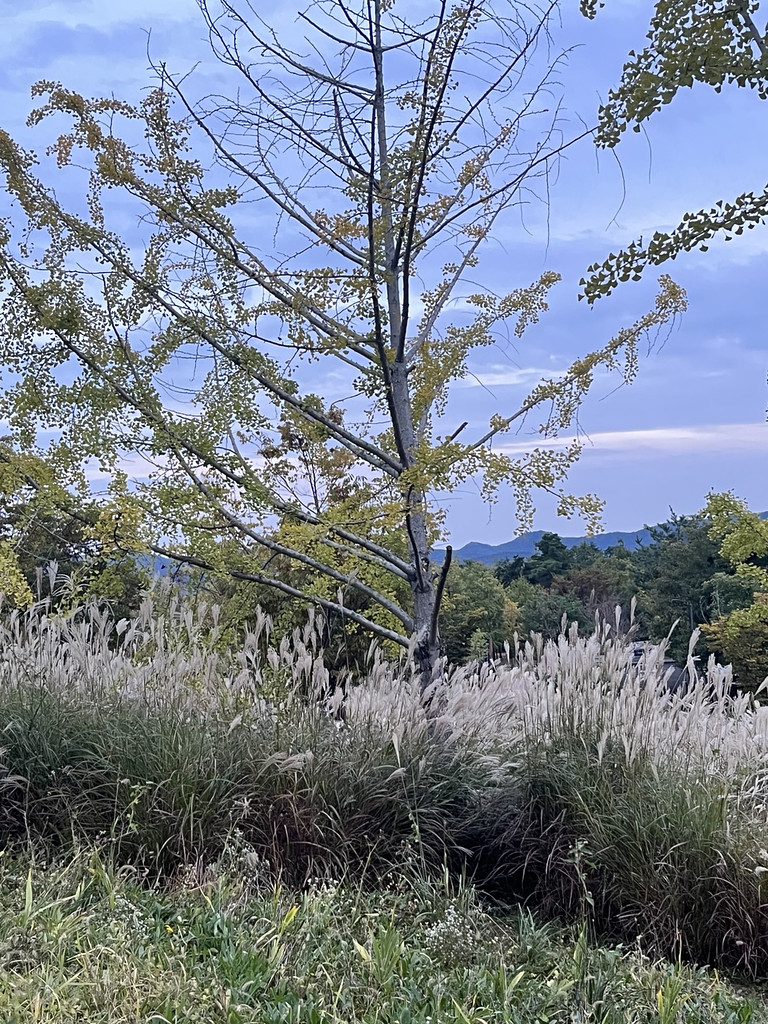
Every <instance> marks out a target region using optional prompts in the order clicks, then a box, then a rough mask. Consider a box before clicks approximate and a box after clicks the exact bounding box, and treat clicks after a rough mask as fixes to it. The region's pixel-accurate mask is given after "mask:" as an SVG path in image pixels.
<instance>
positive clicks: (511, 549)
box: [432, 512, 768, 565]
mask: <svg viewBox="0 0 768 1024" xmlns="http://www.w3.org/2000/svg"><path fill="white" fill-rule="evenodd" d="M760 518H761V519H768V512H761V513H760ZM659 525H662V526H663V525H664V524H663V523H662V524H659ZM553 532H554V531H552V530H549V531H547V530H531V531H530V532H528V533H524V534H522V536H520V537H515V538H513V539H512V540H508V541H506V542H505V543H503V544H484V543H483V542H482V541H477V540H471V541H469V543H468V544H465V545H464V546H463V547H460V548H454V550H453V557H454V558H456V559H458V560H459V561H461V562H482V563H483V564H484V565H495V564H496V563H497V562H500V561H501V560H502V559H503V558H515V557H516V556H518V555H520V556H522V557H523V558H530V556H531V555H533V554H535V553H536V544H537V542H538V541H540V540H541V538H542V537H543V535H544V534H545V533H553ZM560 539H561V540H562V542H563V544H565V546H566V547H567V548H575V547H578V546H579V545H580V544H592V545H593V546H594V547H596V548H598V550H600V551H605V549H606V548H610V547H613V546H614V545H616V544H623V545H624V546H625V547H626V548H627V549H628V550H629V551H636V550H637V548H639V547H644V546H646V545H647V544H653V543H654V541H653V539H652V537H651V531H650V529H649V528H648V527H643V528H642V529H640V530H628V531H627V530H625V531H622V530H613V531H611V532H609V533H598V534H596V535H595V536H594V537H586V536H585V537H561V538H560ZM444 559H445V550H444V549H443V548H439V549H437V550H435V551H433V552H432V560H433V561H434V562H436V563H437V564H438V565H441V564H442V562H443V561H444Z"/></svg>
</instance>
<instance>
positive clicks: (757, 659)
mask: <svg viewBox="0 0 768 1024" xmlns="http://www.w3.org/2000/svg"><path fill="white" fill-rule="evenodd" d="M702 632H703V633H704V635H705V636H706V637H707V640H708V642H709V645H710V647H711V648H712V650H714V651H716V652H717V654H718V655H719V656H720V657H721V658H722V660H723V661H724V662H726V663H728V664H731V665H732V666H733V677H734V681H735V683H736V685H737V686H739V687H740V689H742V690H752V691H755V690H757V689H758V688H759V687H760V686H761V684H762V683H763V682H765V680H766V679H768V595H765V594H757V595H755V601H754V603H753V604H751V605H750V606H749V607H748V608H737V609H736V610H734V611H732V612H730V613H729V614H728V615H723V616H722V617H721V618H718V619H715V621H714V622H712V623H711V624H710V625H707V626H703V627H702Z"/></svg>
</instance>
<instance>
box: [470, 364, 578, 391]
mask: <svg viewBox="0 0 768 1024" xmlns="http://www.w3.org/2000/svg"><path fill="white" fill-rule="evenodd" d="M564 373H565V370H559V369H555V368H554V367H552V366H509V365H503V364H502V365H498V366H491V367H489V368H488V369H487V370H478V371H477V372H476V373H469V374H467V376H466V377H464V378H462V379H461V380H460V381H457V382H456V387H460V388H475V387H484V388H500V387H514V386H517V385H520V384H526V385H529V384H533V383H534V382H536V381H539V380H542V379H543V378H546V379H547V380H551V379H552V378H554V377H562V375H563V374H564Z"/></svg>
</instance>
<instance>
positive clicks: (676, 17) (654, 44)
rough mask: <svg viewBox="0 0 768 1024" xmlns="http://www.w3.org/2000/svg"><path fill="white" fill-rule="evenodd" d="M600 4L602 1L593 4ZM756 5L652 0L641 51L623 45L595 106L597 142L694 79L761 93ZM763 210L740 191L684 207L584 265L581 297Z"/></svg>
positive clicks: (767, 201)
mask: <svg viewBox="0 0 768 1024" xmlns="http://www.w3.org/2000/svg"><path fill="white" fill-rule="evenodd" d="M600 6H602V4H601V5H600ZM597 7H598V4H597V2H596V0H582V3H581V9H582V13H584V14H586V15H587V17H590V18H592V17H594V16H595V14H596V11H597ZM758 7H759V4H758V3H750V2H740V3H731V2H730V0H706V2H700V0H659V2H657V3H656V4H655V9H654V15H653V17H652V19H651V24H650V29H649V32H648V35H647V37H646V39H647V43H646V45H645V47H644V48H643V49H642V50H639V51H631V52H630V54H629V57H630V59H629V60H628V61H627V63H626V64H625V65H624V68H623V73H622V78H621V82H620V84H619V85H618V87H617V88H616V89H613V90H611V92H610V93H609V95H608V100H607V102H606V103H605V104H604V105H603V106H602V107H601V108H600V112H599V119H600V121H599V128H598V132H597V135H596V138H595V141H596V143H597V145H598V146H605V147H609V148H613V147H614V146H616V145H617V144H618V142H619V140H620V138H621V135H622V133H623V132H624V131H625V130H626V129H627V128H628V127H629V126H630V125H631V126H632V128H633V130H634V131H636V132H639V131H641V129H642V127H643V124H644V122H645V121H646V120H648V118H650V117H651V116H652V115H653V114H654V113H656V112H657V111H659V110H661V108H662V107H663V106H665V105H666V104H668V103H671V102H672V100H673V99H674V98H675V96H676V95H677V93H678V91H679V90H680V89H684V88H692V87H693V85H694V84H696V83H703V84H706V85H709V86H712V87H713V88H714V90H715V91H716V92H720V91H721V90H722V89H723V87H724V86H727V85H736V86H740V87H742V88H745V87H749V88H750V89H753V90H755V91H756V92H757V94H758V95H759V96H760V98H761V99H765V98H766V96H768V37H766V34H765V32H764V31H761V30H760V29H759V28H758V27H757V25H756V23H755V21H754V15H755V13H756V12H757V10H758ZM766 215H768V191H763V192H757V193H755V192H744V193H742V194H741V195H740V196H738V198H736V199H734V200H733V201H730V202H728V201H723V200H718V201H717V203H715V205H714V206H712V207H711V208H710V209H708V210H699V211H697V212H695V213H686V214H685V215H684V216H683V217H682V219H681V221H680V223H679V224H678V226H677V227H676V228H674V229H673V230H672V231H671V232H663V231H656V232H654V234H653V235H652V237H651V239H650V240H649V241H647V242H644V241H643V240H642V239H641V240H639V241H634V242H632V243H631V244H630V245H629V246H628V247H627V248H626V249H624V250H622V251H621V252H619V253H611V254H610V256H609V257H608V258H607V259H606V260H605V261H604V262H603V263H602V264H600V263H595V264H593V265H592V266H591V267H589V269H588V271H587V275H588V276H587V277H586V278H585V279H584V280H582V282H581V284H582V286H583V288H584V295H585V296H586V298H587V301H588V302H594V301H595V300H596V299H598V298H599V297H600V296H602V295H607V294H609V293H610V292H611V291H612V290H613V289H614V288H615V287H616V286H617V285H618V284H619V283H620V282H622V281H628V280H634V281H637V280H639V279H640V277H641V276H642V273H643V270H644V269H645V268H646V267H648V266H659V265H661V264H662V263H664V262H666V261H667V260H670V259H674V258H675V257H676V256H677V255H678V254H679V253H681V252H688V251H690V250H691V249H695V248H699V249H701V250H702V251H706V249H707V242H709V240H710V239H712V238H713V237H714V236H716V235H722V236H724V238H725V240H726V241H730V240H731V239H732V237H733V236H734V235H741V234H742V233H743V231H744V229H745V228H747V229H752V228H754V227H755V226H756V225H757V224H762V223H763V222H764V220H765V218H766Z"/></svg>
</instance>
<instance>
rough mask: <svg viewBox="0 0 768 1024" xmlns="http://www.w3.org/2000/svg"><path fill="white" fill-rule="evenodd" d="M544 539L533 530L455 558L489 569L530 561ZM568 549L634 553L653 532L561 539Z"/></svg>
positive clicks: (458, 552) (436, 556)
mask: <svg viewBox="0 0 768 1024" xmlns="http://www.w3.org/2000/svg"><path fill="white" fill-rule="evenodd" d="M543 535H544V530H532V531H531V532H530V533H524V534H523V535H522V536H521V537H515V538H514V540H508V541H507V542H506V543H505V544H481V543H480V541H476V540H473V541H470V542H469V544H465V545H464V547H463V548H454V551H453V557H454V558H458V559H459V560H460V561H462V562H484V563H485V564H486V565H495V564H496V562H500V561H501V560H502V558H514V557H515V556H516V555H522V557H523V558H528V557H529V556H530V555H533V554H535V552H536V544H537V542H538V541H540V540H541V538H542V536H543ZM560 539H561V540H562V542H563V544H565V546H566V547H567V548H576V547H578V546H579V544H593V545H594V546H595V547H596V548H599V549H600V550H601V551H604V550H605V548H610V547H613V546H614V545H615V544H620V543H621V544H624V546H625V547H626V548H628V549H629V550H630V551H634V550H635V549H636V548H639V547H641V546H643V545H645V544H650V543H652V541H651V533H650V530H635V531H634V532H633V533H598V534H597V535H596V536H594V537H561V538H560ZM444 558H445V551H443V550H436V551H433V552H432V559H433V561H435V562H437V563H438V564H440V563H441V562H442V561H443V559H444Z"/></svg>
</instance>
